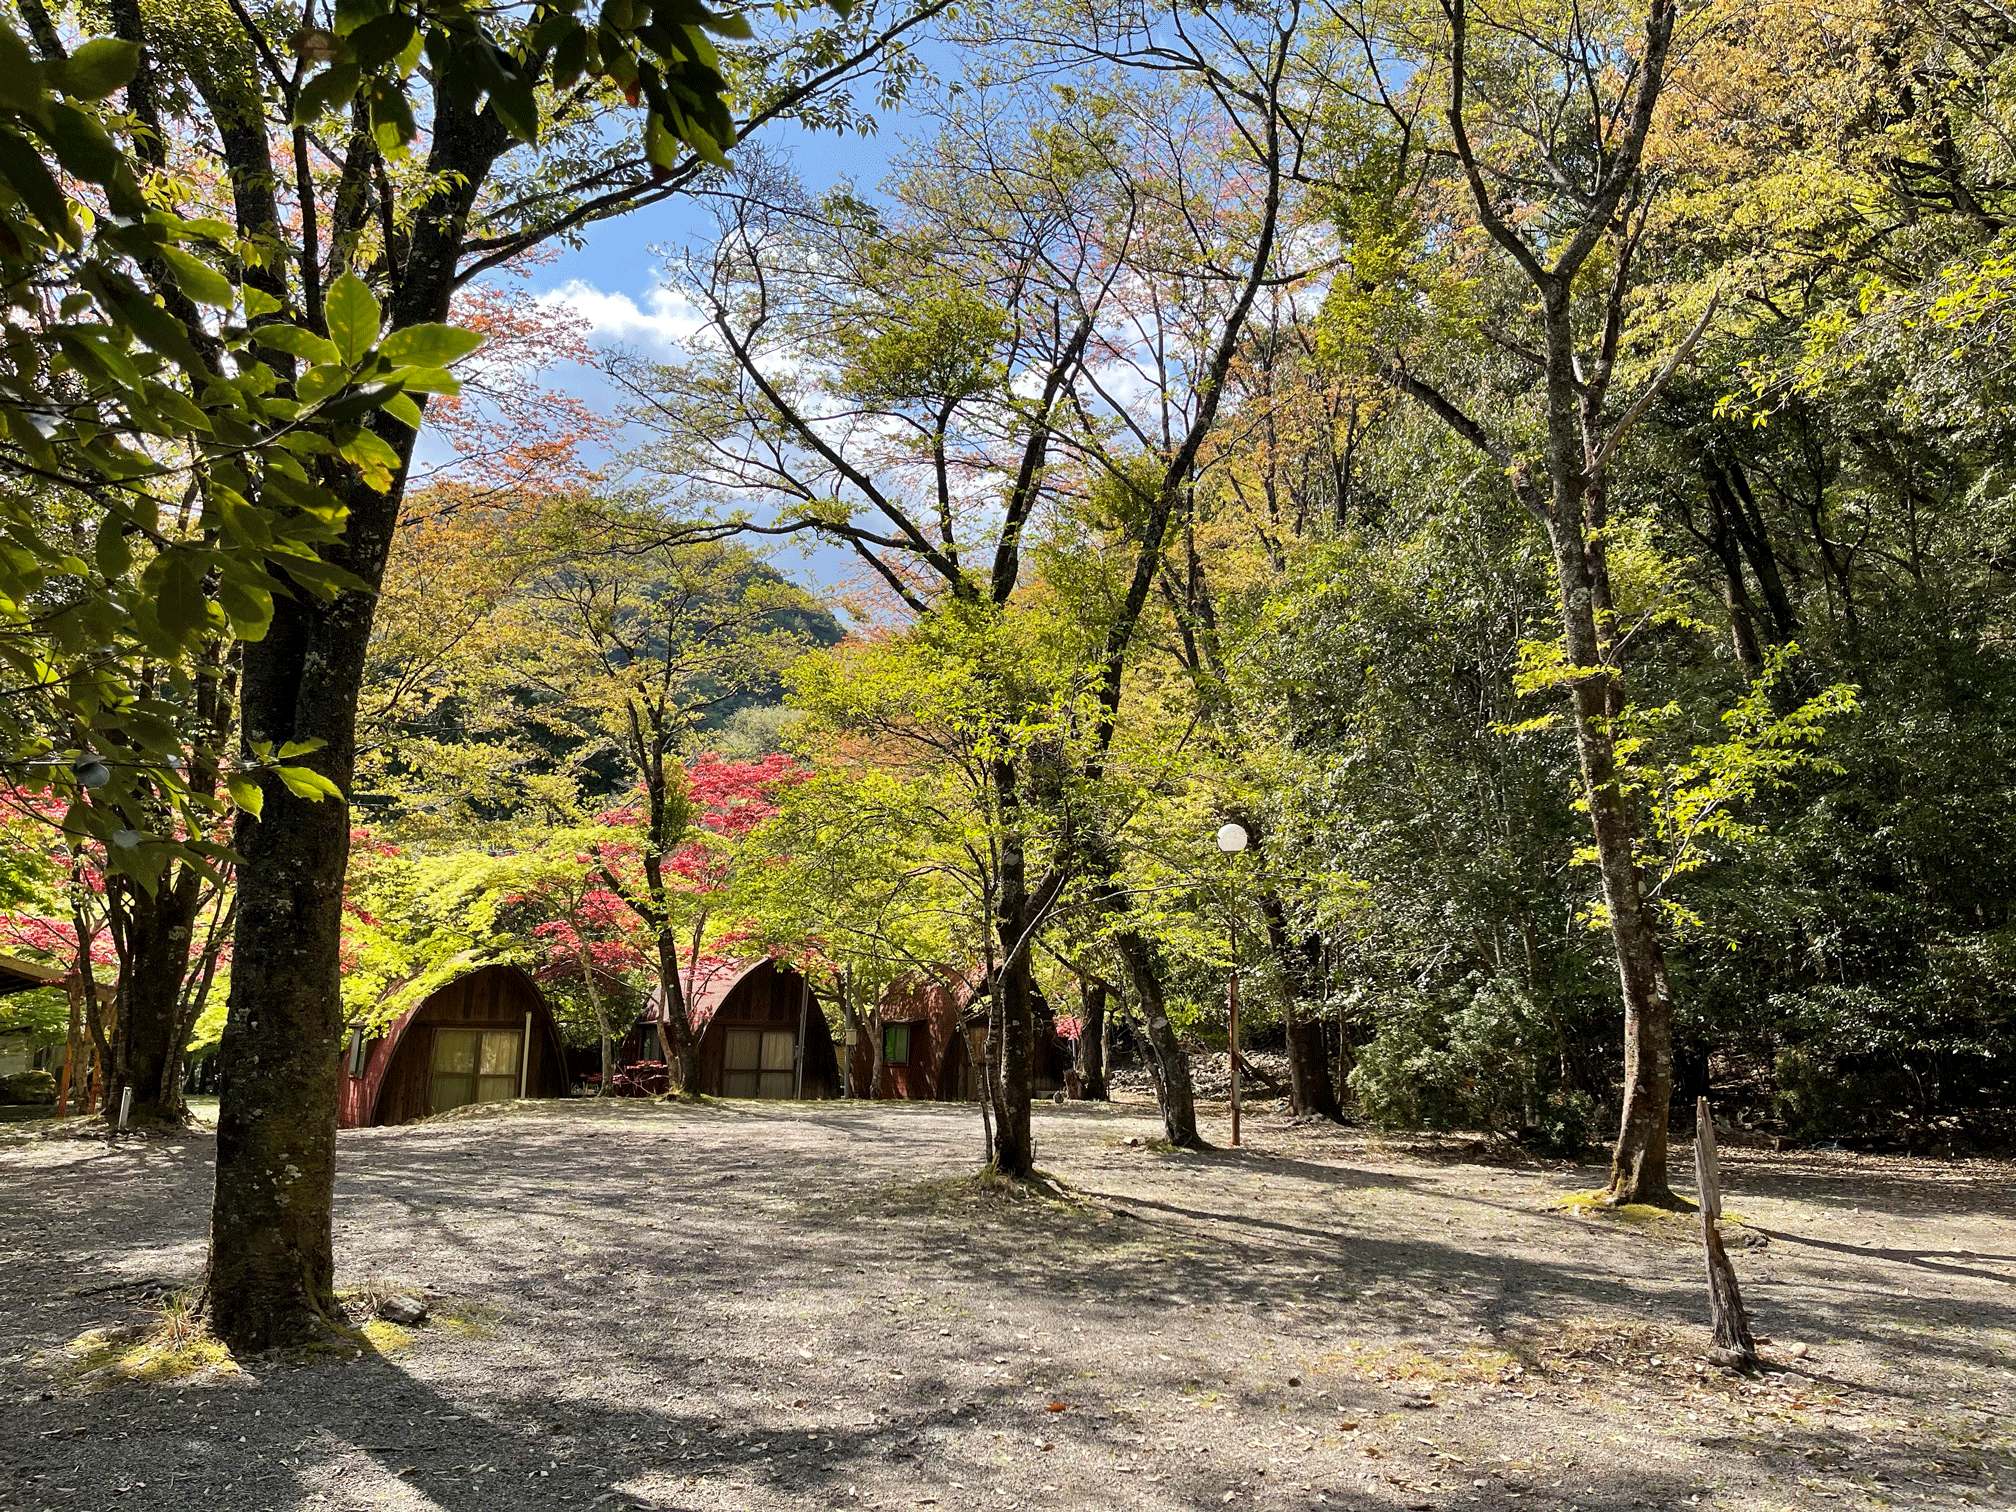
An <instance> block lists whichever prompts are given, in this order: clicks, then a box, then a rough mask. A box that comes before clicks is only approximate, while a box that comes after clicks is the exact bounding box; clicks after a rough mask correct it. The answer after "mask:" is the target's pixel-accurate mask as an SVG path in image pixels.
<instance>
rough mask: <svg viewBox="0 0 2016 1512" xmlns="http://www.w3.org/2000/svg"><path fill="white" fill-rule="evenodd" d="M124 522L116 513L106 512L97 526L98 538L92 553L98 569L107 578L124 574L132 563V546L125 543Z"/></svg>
mask: <svg viewBox="0 0 2016 1512" xmlns="http://www.w3.org/2000/svg"><path fill="white" fill-rule="evenodd" d="M125 527H126V522H125V521H124V520H122V519H120V518H119V516H118V515H116V514H108V515H106V516H105V518H104V520H103V521H102V522H101V523H100V524H99V526H98V540H97V544H96V547H95V548H94V550H93V551H92V555H93V556H95V557H96V558H97V559H98V570H99V571H100V572H102V573H104V574H105V576H106V577H108V578H120V577H124V576H125V575H126V569H127V568H129V567H131V566H132V565H133V548H132V547H130V546H128V545H127V544H126V528H125Z"/></svg>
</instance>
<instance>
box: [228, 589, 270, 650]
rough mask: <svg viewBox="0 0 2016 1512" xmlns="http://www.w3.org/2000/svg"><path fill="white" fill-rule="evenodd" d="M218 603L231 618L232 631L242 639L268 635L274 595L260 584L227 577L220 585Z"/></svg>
mask: <svg viewBox="0 0 2016 1512" xmlns="http://www.w3.org/2000/svg"><path fill="white" fill-rule="evenodd" d="M217 602H218V603H219V604H221V605H223V606H224V612H225V613H226V614H227V615H229V616H230V618H231V631H232V633H233V634H234V635H236V636H237V637H238V639H240V640H242V641H258V640H264V639H265V638H266V628H267V626H269V625H271V624H272V623H273V595H272V593H271V591H269V590H268V589H266V588H264V587H261V586H260V585H259V584H257V583H246V582H240V581H239V580H238V579H236V578H233V577H226V578H223V579H222V580H220V581H219V582H218V584H217Z"/></svg>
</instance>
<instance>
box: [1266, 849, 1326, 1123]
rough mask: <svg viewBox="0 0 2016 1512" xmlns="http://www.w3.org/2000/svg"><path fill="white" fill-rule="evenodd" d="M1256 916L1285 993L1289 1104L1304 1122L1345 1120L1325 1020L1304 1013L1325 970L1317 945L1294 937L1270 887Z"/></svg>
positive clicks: (1282, 907) (1281, 907)
mask: <svg viewBox="0 0 2016 1512" xmlns="http://www.w3.org/2000/svg"><path fill="white" fill-rule="evenodd" d="M1260 916H1261V917H1262V918H1263V919H1265V920H1266V923H1267V944H1268V947H1269V949H1271V950H1272V951H1273V953H1274V960H1275V963H1276V965H1277V967H1278V968H1279V970H1280V973H1281V981H1282V984H1283V986H1284V987H1285V988H1286V989H1287V990H1286V991H1285V992H1284V993H1283V994H1282V996H1283V998H1284V999H1286V1017H1287V1021H1288V1023H1287V1028H1288V1102H1289V1105H1290V1106H1291V1107H1292V1108H1294V1110H1295V1112H1296V1114H1297V1115H1298V1116H1300V1117H1303V1118H1308V1117H1316V1118H1327V1119H1329V1120H1330V1121H1331V1122H1332V1123H1342V1122H1343V1121H1344V1109H1343V1108H1342V1107H1340V1106H1339V1105H1338V1102H1337V1087H1336V1084H1335V1083H1334V1082H1332V1081H1331V1080H1330V1054H1329V1048H1328V1046H1327V1045H1326V1044H1325V1043H1324V1039H1323V1021H1322V1020H1321V1019H1318V1018H1312V1017H1310V1016H1309V1015H1308V1014H1307V1013H1306V1012H1304V1011H1303V1007H1304V1004H1306V1003H1307V1002H1308V1001H1309V1000H1310V999H1311V998H1312V997H1313V996H1315V994H1314V993H1313V992H1312V991H1311V990H1310V989H1311V988H1312V987H1313V986H1314V985H1315V984H1316V983H1317V982H1318V981H1319V980H1320V977H1319V976H1318V973H1319V972H1321V971H1322V969H1323V963H1322V959H1321V946H1320V945H1319V944H1318V942H1317V941H1316V940H1314V939H1313V938H1302V939H1297V938H1296V937H1295V934H1294V931H1293V930H1291V929H1290V928H1289V927H1288V910H1287V909H1286V908H1285V907H1284V906H1283V905H1282V902H1281V896H1280V894H1279V893H1277V892H1275V891H1274V890H1273V889H1272V888H1271V887H1270V888H1267V889H1265V890H1264V891H1262V893H1261V895H1260Z"/></svg>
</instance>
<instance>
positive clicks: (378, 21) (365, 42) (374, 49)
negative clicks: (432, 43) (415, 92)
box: [343, 11, 415, 71]
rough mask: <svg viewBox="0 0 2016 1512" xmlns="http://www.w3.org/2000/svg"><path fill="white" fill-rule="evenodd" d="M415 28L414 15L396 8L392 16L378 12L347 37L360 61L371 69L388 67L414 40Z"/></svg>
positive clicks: (366, 67)
mask: <svg viewBox="0 0 2016 1512" xmlns="http://www.w3.org/2000/svg"><path fill="white" fill-rule="evenodd" d="M414 30H415V27H414V25H413V18H412V17H411V16H407V15H401V14H400V13H399V12H397V11H394V12H393V13H392V14H391V15H389V16H374V17H373V18H372V19H371V20H369V21H366V22H365V23H364V24H363V25H362V26H360V27H358V28H357V29H356V30H355V31H353V32H351V33H349V34H348V35H347V36H345V37H344V39H343V40H344V41H345V42H348V43H349V44H350V51H351V52H353V53H355V54H356V55H357V61H358V63H360V64H361V65H363V67H364V68H365V69H366V70H367V71H368V70H371V69H375V68H382V67H384V66H385V65H386V64H387V63H390V62H391V61H392V60H393V59H394V58H396V57H398V56H399V54H400V53H402V52H404V51H405V50H406V46H407V44H408V43H410V42H411V41H412V40H413V33H414Z"/></svg>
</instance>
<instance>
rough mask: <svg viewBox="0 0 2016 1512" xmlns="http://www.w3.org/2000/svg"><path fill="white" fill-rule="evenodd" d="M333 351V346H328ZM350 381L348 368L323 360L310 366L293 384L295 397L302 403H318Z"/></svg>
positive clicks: (337, 391)
mask: <svg viewBox="0 0 2016 1512" xmlns="http://www.w3.org/2000/svg"><path fill="white" fill-rule="evenodd" d="M330 350H331V351H332V352H333V351H334V350H335V348H334V347H333V346H331V347H330ZM349 381H350V369H348V368H346V367H344V366H343V365H342V364H341V363H337V362H324V363H320V364H318V365H317V366H315V367H312V368H310V369H309V370H308V371H307V372H306V373H304V374H303V375H302V377H301V381H300V382H299V383H297V384H295V385H294V393H295V397H297V398H298V399H300V401H301V402H302V403H303V404H320V403H321V402H322V401H323V400H324V399H327V398H328V397H329V396H330V395H331V394H335V393H340V392H342V389H343V386H344V385H345V384H347V383H348V382H349Z"/></svg>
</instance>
